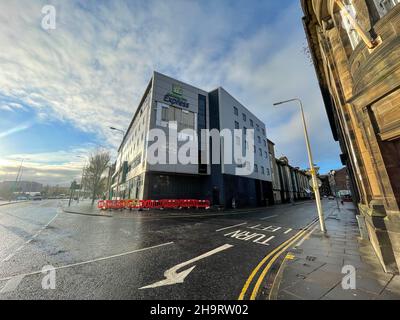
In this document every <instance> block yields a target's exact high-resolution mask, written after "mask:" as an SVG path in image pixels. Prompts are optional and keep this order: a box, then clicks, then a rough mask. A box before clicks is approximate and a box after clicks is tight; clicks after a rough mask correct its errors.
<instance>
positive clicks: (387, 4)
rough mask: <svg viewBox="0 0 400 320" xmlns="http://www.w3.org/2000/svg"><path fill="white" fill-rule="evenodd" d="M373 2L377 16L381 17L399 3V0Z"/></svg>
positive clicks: (375, 0) (374, 0) (377, 0)
mask: <svg viewBox="0 0 400 320" xmlns="http://www.w3.org/2000/svg"><path fill="white" fill-rule="evenodd" d="M373 2H374V4H375V7H376V10H377V11H378V13H379V16H380V17H381V18H382V17H383V16H385V15H386V14H387V13H388V12H389V11H390V10H392V9H393V8H394V7H395V6H396V5H397V4H399V3H400V0H373Z"/></svg>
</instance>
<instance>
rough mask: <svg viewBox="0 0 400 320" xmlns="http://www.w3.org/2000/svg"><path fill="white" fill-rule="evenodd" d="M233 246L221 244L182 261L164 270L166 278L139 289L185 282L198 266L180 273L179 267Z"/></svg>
mask: <svg viewBox="0 0 400 320" xmlns="http://www.w3.org/2000/svg"><path fill="white" fill-rule="evenodd" d="M232 247H233V245H230V244H225V245H223V246H221V247H219V248H216V249H214V250H211V251H209V252H206V253H204V254H202V255H201V256H198V257H196V258H194V259H191V260H189V261H186V262H183V263H180V264H178V265H176V266H175V267H172V268H171V269H168V270H167V271H165V272H164V276H165V278H166V279H164V280H161V281H158V282H156V283H153V284H150V285H148V286H145V287H141V288H139V290H143V289H152V288H157V287H162V286H170V285H174V284H177V283H183V282H184V281H185V279H186V277H187V276H188V275H189V274H190V273H191V272H192V271H193V269H194V268H196V266H193V267H191V268H189V269H186V270H184V271H181V272H179V273H178V272H177V271H178V270H179V269H182V268H183V267H185V266H187V265H189V264H192V263H194V262H196V261H199V260H202V259H205V258H207V257H209V256H212V255H214V254H216V253H218V252H221V251H224V250H227V249H229V248H232Z"/></svg>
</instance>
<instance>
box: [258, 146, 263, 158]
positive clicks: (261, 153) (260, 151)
mask: <svg viewBox="0 0 400 320" xmlns="http://www.w3.org/2000/svg"><path fill="white" fill-rule="evenodd" d="M258 153H259V154H260V157H262V156H263V152H262V150H261V148H260V149H258Z"/></svg>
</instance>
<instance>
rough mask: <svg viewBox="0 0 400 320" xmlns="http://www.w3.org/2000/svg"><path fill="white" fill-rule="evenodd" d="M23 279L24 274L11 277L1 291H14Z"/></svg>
mask: <svg viewBox="0 0 400 320" xmlns="http://www.w3.org/2000/svg"><path fill="white" fill-rule="evenodd" d="M23 279H24V276H17V277H14V278H12V279H10V280H9V281H7V283H6V285H5V286H4V287H3V289H1V291H0V293H7V292H11V291H14V290H15V289H17V287H18V286H19V284H20V283H21V281H22V280H23Z"/></svg>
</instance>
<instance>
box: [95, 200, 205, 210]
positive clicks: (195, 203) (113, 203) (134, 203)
mask: <svg viewBox="0 0 400 320" xmlns="http://www.w3.org/2000/svg"><path fill="white" fill-rule="evenodd" d="M210 206H211V205H210V201H209V200H195V199H166V200H100V201H99V202H98V204H97V207H98V208H99V209H100V210H123V209H129V210H133V209H160V210H163V209H192V208H195V209H206V210H208V209H210Z"/></svg>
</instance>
